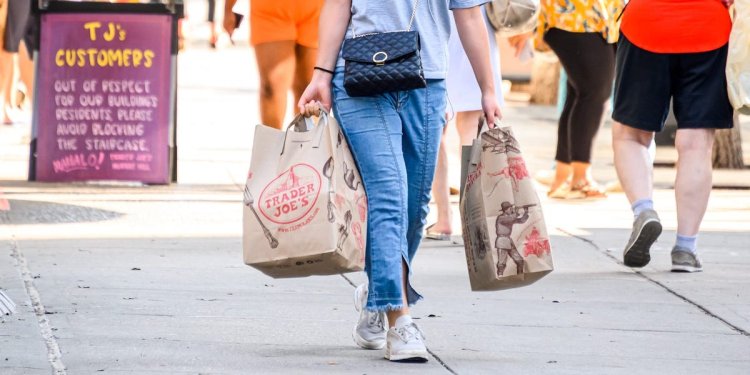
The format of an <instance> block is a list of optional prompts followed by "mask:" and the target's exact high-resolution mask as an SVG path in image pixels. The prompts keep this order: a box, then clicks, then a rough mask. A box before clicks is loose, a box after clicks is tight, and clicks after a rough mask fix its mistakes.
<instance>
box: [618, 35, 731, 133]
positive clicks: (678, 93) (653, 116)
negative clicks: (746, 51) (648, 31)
mask: <svg viewBox="0 0 750 375" xmlns="http://www.w3.org/2000/svg"><path fill="white" fill-rule="evenodd" d="M726 64H727V45H724V46H723V47H721V48H718V49H715V50H713V51H708V52H699V53H654V52H649V51H646V50H644V49H642V48H639V47H637V46H635V45H634V44H632V43H631V42H630V41H629V40H628V39H627V38H626V37H625V35H623V34H622V33H621V34H620V41H619V43H618V45H617V62H616V65H615V98H614V111H613V113H612V118H613V119H614V120H615V121H617V122H620V123H622V124H625V125H628V126H631V127H634V128H637V129H641V130H646V131H654V132H658V131H661V130H662V128H663V127H664V121H665V120H666V118H667V114H668V113H669V101H670V98H671V99H673V106H674V115H675V118H676V119H677V128H678V129H691V128H692V129H696V128H713V129H726V128H731V127H732V125H733V122H732V116H733V110H732V106H731V104H730V103H729V96H728V94H727V78H726V73H725V72H724V70H725V67H726Z"/></svg>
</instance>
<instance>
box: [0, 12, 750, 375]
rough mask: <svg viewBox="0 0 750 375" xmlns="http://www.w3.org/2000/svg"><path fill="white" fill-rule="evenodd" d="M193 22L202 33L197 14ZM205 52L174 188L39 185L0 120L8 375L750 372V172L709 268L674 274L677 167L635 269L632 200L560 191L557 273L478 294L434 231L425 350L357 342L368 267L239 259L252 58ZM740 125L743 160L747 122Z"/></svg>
mask: <svg viewBox="0 0 750 375" xmlns="http://www.w3.org/2000/svg"><path fill="white" fill-rule="evenodd" d="M191 4H194V5H192V6H194V7H197V5H195V4H196V3H195V2H192V3H191ZM196 9H197V8H196ZM188 28H189V29H188V30H189V32H191V33H193V34H194V35H196V37H198V38H205V35H203V34H204V31H205V28H204V26H203V25H202V24H201V23H199V22H198V21H195V20H194V21H193V23H188ZM205 44H206V42H205V39H203V41H201V40H197V41H194V42H190V43H189V44H188V49H187V50H186V51H185V52H184V53H183V54H182V55H181V56H180V62H179V94H178V97H179V110H178V121H179V122H178V124H179V125H178V135H179V139H178V144H179V152H180V154H179V183H178V184H174V185H170V186H141V185H138V184H43V183H35V182H27V181H26V170H27V163H28V142H29V137H28V134H29V125H28V122H26V123H21V124H18V125H15V126H13V127H3V126H0V287H1V288H2V289H4V290H5V291H6V292H7V294H8V295H9V296H10V297H11V298H12V299H13V300H14V301H15V302H16V303H17V304H18V312H17V313H16V314H15V315H12V316H5V317H0V374H3V375H5V374H9V375H10V374H24V375H25V374H49V373H50V372H53V373H57V374H65V373H67V374H93V373H100V372H102V373H132V374H328V373H337V374H338V373H341V374H384V373H395V374H412V373H413V374H499V373H508V374H527V373H528V374H532V373H533V374H686V373H698V374H701V373H711V374H748V373H750V273H748V269H749V268H750V245H749V244H750V234H749V233H750V191H749V190H748V188H749V187H750V174H749V173H748V171H750V170H745V171H716V174H715V186H717V187H721V188H720V189H716V190H715V191H714V193H713V195H712V199H711V202H710V208H709V212H708V213H707V215H706V218H705V220H704V226H703V229H704V233H703V234H702V235H701V237H700V239H699V247H700V249H701V255H702V257H703V260H704V265H705V272H703V273H698V274H673V273H670V272H669V267H670V263H669V250H670V249H671V246H672V243H673V241H674V235H675V232H674V230H675V227H676V218H675V207H674V203H673V199H674V198H673V197H674V192H673V190H671V186H672V185H671V181H672V180H673V178H674V169H673V168H671V167H670V168H658V169H657V171H656V181H657V185H658V186H659V189H658V190H657V191H656V193H655V201H656V208H657V210H658V211H659V213H660V215H661V217H662V220H663V224H664V227H665V233H664V234H662V237H661V239H660V241H659V242H657V244H656V245H655V249H654V251H653V260H652V262H651V264H650V265H649V266H648V267H646V268H644V269H643V270H640V271H634V270H632V269H630V268H627V267H624V266H623V265H622V264H621V249H622V246H623V245H624V243H625V241H626V239H627V237H628V235H629V229H630V225H631V221H632V215H631V213H630V211H629V208H628V204H627V200H626V198H625V196H624V195H623V194H622V193H613V194H611V195H610V197H609V198H607V199H605V200H599V201H594V202H561V201H550V200H548V199H547V198H546V197H544V191H545V190H544V187H542V186H540V187H539V192H540V195H542V196H543V197H542V202H543V204H544V208H545V215H546V217H547V220H548V227H549V229H550V232H551V234H552V241H553V254H554V260H555V266H556V270H555V271H554V272H553V273H552V274H550V275H549V276H547V277H546V278H544V279H543V280H541V281H540V282H538V283H537V284H534V285H532V286H529V287H526V288H522V289H516V290H508V291H502V292H482V293H474V292H471V291H470V289H469V282H468V275H467V271H466V268H465V267H466V263H465V258H464V255H463V247H462V246H461V245H460V244H459V243H460V236H459V235H458V233H456V234H457V236H455V237H454V240H455V242H439V241H425V242H424V243H423V245H422V247H421V249H420V252H419V253H418V255H417V258H416V260H415V263H414V279H413V280H414V285H415V287H416V288H417V289H418V290H419V291H420V292H421V293H422V294H423V295H424V296H425V297H426V299H425V300H424V301H423V302H422V303H420V304H418V305H417V306H416V307H415V308H414V310H413V313H414V316H415V318H417V319H418V320H417V322H418V324H419V325H420V326H421V328H422V329H423V331H424V332H425V334H426V336H427V344H428V347H429V349H430V353H431V358H430V361H429V362H428V363H427V364H393V363H390V362H388V361H386V360H384V359H383V353H382V351H363V350H361V349H358V348H357V347H356V346H355V345H354V343H353V341H352V339H351V331H352V328H353V326H354V324H355V322H356V319H357V313H356V312H355V311H354V308H353V303H352V293H353V290H354V286H355V285H357V284H359V283H361V282H362V281H363V280H364V277H363V275H362V274H347V275H343V276H330V277H311V278H306V279H287V280H281V279H280V280H274V279H271V278H269V277H266V276H264V275H263V274H261V273H260V272H258V271H256V270H254V269H251V268H249V267H247V266H245V265H243V264H242V258H241V243H240V236H241V216H242V211H241V208H240V207H241V192H240V189H241V187H242V185H243V184H244V180H243V179H244V176H245V175H246V173H247V168H248V165H249V158H250V146H251V144H252V134H253V133H252V130H253V127H254V125H255V124H256V123H257V122H258V118H259V116H258V113H257V105H256V102H257V96H258V94H257V87H258V83H257V79H256V78H255V66H254V65H253V62H254V58H253V56H252V53H251V51H250V50H249V49H248V48H247V44H246V42H244V43H243V42H242V41H240V42H239V43H238V44H237V45H236V46H234V47H229V46H225V48H220V49H219V50H216V51H212V50H209V49H208V48H207V47H206V46H204V45H205ZM504 114H505V123H506V124H508V125H512V126H513V127H514V130H515V131H516V134H517V136H518V138H519V141H520V143H521V145H522V147H523V150H524V152H525V155H526V158H527V164H528V165H529V167H530V169H532V173H533V172H536V171H539V170H543V169H546V168H549V167H550V166H551V161H552V158H553V154H554V141H555V131H556V123H555V118H556V113H555V109H554V108H552V107H538V106H528V105H527V104H524V103H519V102H513V101H510V102H509V103H508V107H507V108H506V110H505V112H504ZM743 131H744V133H743V137H744V139H745V144H744V146H745V150H746V158H745V159H746V161H747V162H750V158H748V157H747V155H750V153H749V152H748V151H747V150H750V142H748V140H750V119H748V118H747V117H746V118H744V119H743ZM595 158H596V162H595V170H594V174H595V176H597V178H599V179H601V180H602V181H612V180H614V178H615V176H614V170H613V167H612V152H611V146H610V142H609V125H606V126H605V127H604V128H603V129H602V132H601V133H600V135H599V138H598V140H597V145H596V151H595ZM657 160H658V161H662V162H664V163H666V164H668V163H670V162H673V161H674V152H673V151H672V150H670V149H669V148H660V149H659V150H658V153H657ZM452 167H453V168H452V171H451V174H452V177H451V178H452V180H457V178H458V170H457V163H454V164H453V165H452ZM727 187H731V188H727ZM454 199H455V197H454ZM4 202H7V203H8V204H7V206H9V207H8V208H9V209H7V210H3V209H2V207H4V205H3V203H4ZM454 206H456V204H455V201H454ZM455 212H456V216H457V210H456V211H455ZM430 219H431V220H432V216H431V217H430ZM456 223H458V218H457V217H456ZM455 227H456V228H460V226H458V225H456V226H455Z"/></svg>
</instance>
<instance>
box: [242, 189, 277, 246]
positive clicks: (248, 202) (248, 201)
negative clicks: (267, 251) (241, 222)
mask: <svg viewBox="0 0 750 375" xmlns="http://www.w3.org/2000/svg"><path fill="white" fill-rule="evenodd" d="M243 202H244V203H245V206H247V207H250V211H252V213H253V215H254V216H255V219H256V220H258V224H260V227H261V228H262V229H263V235H265V236H266V239H267V240H268V244H269V245H270V246H271V248H272V249H275V248H276V247H278V246H279V241H278V240H277V239H276V238H275V237H274V236H273V235H272V234H271V231H269V230H268V228H266V225H265V224H263V220H261V219H260V216H258V212H257V211H255V207H254V205H255V198H254V197H253V194H252V193H250V188H248V187H247V185H245V195H244V199H243Z"/></svg>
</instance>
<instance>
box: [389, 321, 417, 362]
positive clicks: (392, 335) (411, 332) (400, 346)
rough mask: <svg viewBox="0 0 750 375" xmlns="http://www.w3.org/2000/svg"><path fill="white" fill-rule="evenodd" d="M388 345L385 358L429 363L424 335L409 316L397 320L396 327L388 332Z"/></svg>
mask: <svg viewBox="0 0 750 375" xmlns="http://www.w3.org/2000/svg"><path fill="white" fill-rule="evenodd" d="M387 341H388V344H387V346H386V348H385V358H386V359H388V360H391V361H402V362H427V359H428V357H427V354H428V353H427V347H426V346H425V345H424V335H423V334H422V331H421V330H420V329H419V327H417V324H416V323H414V321H412V319H411V317H410V316H409V315H404V316H402V317H400V318H398V320H396V325H395V326H394V327H392V328H391V329H389V330H388V340H387Z"/></svg>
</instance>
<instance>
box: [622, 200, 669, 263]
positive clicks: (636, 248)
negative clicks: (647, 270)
mask: <svg viewBox="0 0 750 375" xmlns="http://www.w3.org/2000/svg"><path fill="white" fill-rule="evenodd" d="M660 234H661V222H660V221H659V215H657V214H656V211H654V210H645V211H643V212H641V214H640V215H638V217H637V218H636V219H635V222H633V232H632V233H631V234H630V239H629V240H628V244H627V245H626V246H625V251H624V252H623V254H622V258H623V263H625V265H626V266H628V267H644V266H646V265H647V264H648V262H650V261H651V254H650V253H649V251H650V250H651V245H653V244H654V242H656V239H657V238H659V235H660Z"/></svg>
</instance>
